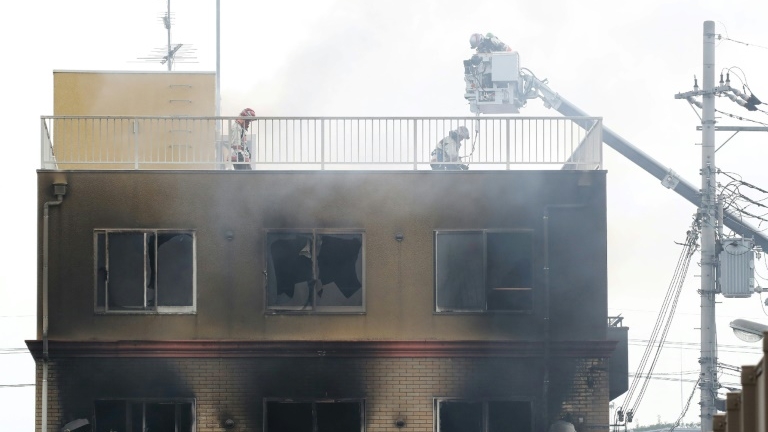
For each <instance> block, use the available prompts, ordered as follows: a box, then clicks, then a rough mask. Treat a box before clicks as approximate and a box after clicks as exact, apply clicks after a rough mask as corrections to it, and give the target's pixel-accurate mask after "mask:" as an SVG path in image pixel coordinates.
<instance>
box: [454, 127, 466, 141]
mask: <svg viewBox="0 0 768 432" xmlns="http://www.w3.org/2000/svg"><path fill="white" fill-rule="evenodd" d="M456 135H458V136H459V139H468V138H469V129H467V127H466V126H459V127H458V128H457V129H456Z"/></svg>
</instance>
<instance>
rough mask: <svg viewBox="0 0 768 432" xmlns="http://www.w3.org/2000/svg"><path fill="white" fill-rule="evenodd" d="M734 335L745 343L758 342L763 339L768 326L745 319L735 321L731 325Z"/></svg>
mask: <svg viewBox="0 0 768 432" xmlns="http://www.w3.org/2000/svg"><path fill="white" fill-rule="evenodd" d="M730 326H731V328H732V329H733V334H735V335H736V337H737V338H739V339H741V340H743V341H744V342H757V341H759V340H760V339H762V338H763V332H766V331H768V325H765V324H760V323H756V322H754V321H749V320H745V319H741V318H739V319H735V320H733V321H731V324H730Z"/></svg>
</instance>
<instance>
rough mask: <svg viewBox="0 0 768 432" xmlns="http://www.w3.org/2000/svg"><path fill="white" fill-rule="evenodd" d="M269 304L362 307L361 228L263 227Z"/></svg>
mask: <svg viewBox="0 0 768 432" xmlns="http://www.w3.org/2000/svg"><path fill="white" fill-rule="evenodd" d="M266 252H267V254H266V255H267V263H266V268H267V305H268V308H269V309H271V310H294V311H362V309H363V294H364V292H363V291H364V290H363V235H362V233H327V232H316V231H310V232H283V231H271V232H268V233H267V249H266Z"/></svg>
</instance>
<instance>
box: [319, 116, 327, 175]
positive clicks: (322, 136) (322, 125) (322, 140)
mask: <svg viewBox="0 0 768 432" xmlns="http://www.w3.org/2000/svg"><path fill="white" fill-rule="evenodd" d="M325 121H326V119H320V169H321V170H324V169H325Z"/></svg>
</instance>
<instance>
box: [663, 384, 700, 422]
mask: <svg viewBox="0 0 768 432" xmlns="http://www.w3.org/2000/svg"><path fill="white" fill-rule="evenodd" d="M700 381H701V377H699V379H697V380H696V383H695V384H694V385H693V390H692V391H691V395H690V396H688V401H687V402H686V403H685V407H684V408H683V412H681V413H680V417H678V418H677V420H675V424H673V425H672V427H671V428H669V432H672V431H674V430H675V428H676V427H678V426H680V422H681V421H682V420H683V417H685V414H686V413H688V408H689V407H690V406H691V399H693V395H694V394H696V389H697V388H698V387H699V382H700Z"/></svg>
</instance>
